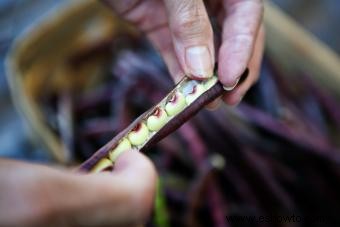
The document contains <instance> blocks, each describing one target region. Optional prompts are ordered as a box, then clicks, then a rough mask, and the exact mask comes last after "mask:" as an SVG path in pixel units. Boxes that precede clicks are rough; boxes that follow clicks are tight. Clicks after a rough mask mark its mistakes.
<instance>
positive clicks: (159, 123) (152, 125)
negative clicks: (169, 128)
mask: <svg viewBox="0 0 340 227" xmlns="http://www.w3.org/2000/svg"><path fill="white" fill-rule="evenodd" d="M167 121H168V115H167V114H166V112H165V110H164V109H163V108H161V107H157V108H156V109H155V110H154V112H153V113H152V115H150V116H149V117H148V119H147V122H146V126H147V127H148V129H150V130H151V131H157V130H159V129H161V128H162V127H163V126H164V125H165V124H166V123H167Z"/></svg>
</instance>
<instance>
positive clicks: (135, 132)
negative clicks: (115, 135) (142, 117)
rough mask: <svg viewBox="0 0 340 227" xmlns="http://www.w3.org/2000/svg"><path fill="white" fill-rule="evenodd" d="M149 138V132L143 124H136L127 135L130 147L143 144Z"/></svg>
mask: <svg viewBox="0 0 340 227" xmlns="http://www.w3.org/2000/svg"><path fill="white" fill-rule="evenodd" d="M148 136H149V130H148V128H147V127H146V125H145V124H144V123H138V124H137V125H136V127H135V128H134V129H132V130H131V132H130V133H129V135H128V139H129V141H130V142H131V144H132V145H135V146H138V145H141V144H143V143H144V142H145V141H146V140H147V138H148Z"/></svg>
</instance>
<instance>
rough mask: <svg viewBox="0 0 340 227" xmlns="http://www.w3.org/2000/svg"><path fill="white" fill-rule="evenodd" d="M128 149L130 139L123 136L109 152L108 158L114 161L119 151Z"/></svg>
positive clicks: (129, 147)
mask: <svg viewBox="0 0 340 227" xmlns="http://www.w3.org/2000/svg"><path fill="white" fill-rule="evenodd" d="M130 149H131V143H130V141H129V140H128V139H126V138H123V139H122V140H121V141H119V143H118V145H117V146H116V147H115V148H114V149H113V150H112V151H111V152H110V153H109V158H110V159H111V161H112V162H115V161H116V159H117V158H118V156H119V155H120V154H121V153H123V152H124V151H127V150H130Z"/></svg>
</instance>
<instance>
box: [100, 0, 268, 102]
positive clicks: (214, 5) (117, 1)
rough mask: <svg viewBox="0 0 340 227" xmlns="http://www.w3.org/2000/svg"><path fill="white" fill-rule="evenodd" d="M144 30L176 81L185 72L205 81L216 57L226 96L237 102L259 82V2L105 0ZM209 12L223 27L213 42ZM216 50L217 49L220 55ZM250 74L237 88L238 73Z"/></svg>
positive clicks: (229, 100) (261, 43) (229, 0)
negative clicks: (216, 41)
mask: <svg viewBox="0 0 340 227" xmlns="http://www.w3.org/2000/svg"><path fill="white" fill-rule="evenodd" d="M103 1H105V2H106V3H107V4H109V5H110V6H111V7H112V8H113V9H114V10H115V11H116V12H117V13H118V14H120V15H121V16H123V17H124V18H125V19H127V20H128V21H130V22H132V23H133V24H135V25H136V26H137V27H138V28H139V29H140V30H142V31H144V32H145V33H146V35H147V37H148V38H149V39H150V40H151V42H152V43H153V44H154V46H155V47H156V48H157V49H158V50H159V51H160V53H161V55H162V57H163V59H164V61H165V63H166V64H167V66H168V69H169V72H170V74H171V75H172V77H173V78H174V80H175V81H178V80H180V78H182V77H183V76H184V75H188V76H190V77H193V78H197V79H204V78H207V77H209V76H211V75H212V73H213V67H214V64H215V60H216V59H217V61H218V75H219V79H220V81H221V82H222V84H223V85H224V87H225V88H226V90H232V91H230V92H228V93H226V94H225V95H224V97H223V100H224V101H225V102H226V103H228V104H230V105H236V104H237V103H239V102H240V101H241V99H242V97H243V96H244V95H245V93H246V92H247V90H248V89H249V88H250V87H251V86H252V85H253V84H254V83H255V82H256V81H257V79H258V76H259V70H260V64H261V59H262V53H263V46H264V30H263V26H262V14H263V3H262V1H261V0H224V1H223V0H211V1H206V5H204V3H203V1H202V0H163V1H160V0H103ZM208 12H209V13H210V16H213V17H215V18H216V19H217V22H218V24H219V25H220V26H221V27H222V34H221V37H219V38H220V39H221V43H220V44H217V45H216V46H214V34H213V30H212V26H211V23H210V21H209V18H208ZM215 49H216V50H218V51H217V52H218V53H217V54H216V55H215V53H216V51H215ZM247 67H248V68H249V75H248V77H247V78H246V80H245V81H244V82H242V84H239V85H238V86H236V84H237V82H238V79H239V77H240V75H241V74H242V73H243V72H244V71H245V69H246V68H247Z"/></svg>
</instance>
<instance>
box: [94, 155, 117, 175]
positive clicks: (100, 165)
mask: <svg viewBox="0 0 340 227" xmlns="http://www.w3.org/2000/svg"><path fill="white" fill-rule="evenodd" d="M112 167H113V163H112V162H111V160H109V159H107V158H103V159H101V160H99V162H97V164H96V165H95V166H94V167H93V168H92V170H91V172H92V173H98V172H101V171H103V170H105V169H110V168H112Z"/></svg>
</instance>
